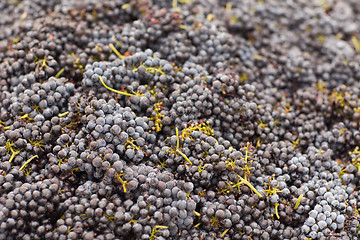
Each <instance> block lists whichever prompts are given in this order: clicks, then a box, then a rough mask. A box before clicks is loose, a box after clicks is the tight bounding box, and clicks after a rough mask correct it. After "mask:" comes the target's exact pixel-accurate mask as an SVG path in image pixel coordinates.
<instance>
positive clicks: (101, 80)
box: [99, 76, 133, 97]
mask: <svg viewBox="0 0 360 240" xmlns="http://www.w3.org/2000/svg"><path fill="white" fill-rule="evenodd" d="M99 79H100V82H101V83H102V85H103V86H104V87H105V88H106V89H108V90H110V91H112V92H114V93H118V94H121V95H124V96H128V97H131V96H132V95H133V94H131V93H127V92H123V91H119V90H115V89H113V88H111V87H109V86H107V85H106V84H105V82H104V80H103V79H102V77H101V76H99Z"/></svg>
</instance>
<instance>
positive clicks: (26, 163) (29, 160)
mask: <svg viewBox="0 0 360 240" xmlns="http://www.w3.org/2000/svg"><path fill="white" fill-rule="evenodd" d="M38 157H39V156H38V155H35V156H33V157H31V158H30V159H28V160H27V161H26V162H25V163H24V165H22V166H21V168H20V169H19V171H22V170H23V169H24V168H25V167H26V165H28V164H29V163H30V162H31V161H32V160H33V159H34V158H38Z"/></svg>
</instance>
